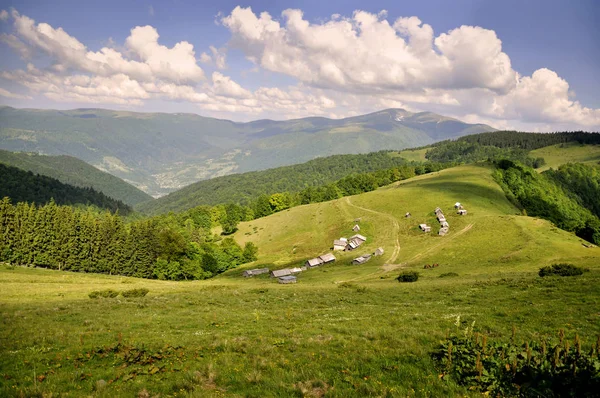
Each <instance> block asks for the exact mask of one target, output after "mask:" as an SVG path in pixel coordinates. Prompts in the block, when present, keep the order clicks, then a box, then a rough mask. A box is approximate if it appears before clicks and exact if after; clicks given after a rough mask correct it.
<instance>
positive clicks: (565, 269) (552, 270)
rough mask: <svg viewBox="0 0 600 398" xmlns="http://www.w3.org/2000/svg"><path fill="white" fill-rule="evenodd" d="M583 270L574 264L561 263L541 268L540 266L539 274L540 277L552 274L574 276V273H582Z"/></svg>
mask: <svg viewBox="0 0 600 398" xmlns="http://www.w3.org/2000/svg"><path fill="white" fill-rule="evenodd" d="M583 271H584V269H583V268H581V267H577V266H575V265H573V264H566V263H561V264H553V265H552V266H550V267H542V268H540V272H539V275H540V276H541V277H544V276H553V275H557V276H576V275H582V274H583Z"/></svg>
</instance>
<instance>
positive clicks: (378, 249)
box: [373, 247, 383, 256]
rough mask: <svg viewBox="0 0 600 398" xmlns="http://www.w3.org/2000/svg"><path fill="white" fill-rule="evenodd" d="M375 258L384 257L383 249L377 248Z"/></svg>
mask: <svg viewBox="0 0 600 398" xmlns="http://www.w3.org/2000/svg"><path fill="white" fill-rule="evenodd" d="M373 255H374V256H381V255H383V247H379V248H377V250H375V253H373Z"/></svg>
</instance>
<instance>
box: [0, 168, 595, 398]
mask: <svg viewBox="0 0 600 398" xmlns="http://www.w3.org/2000/svg"><path fill="white" fill-rule="evenodd" d="M456 201H460V202H461V203H463V205H464V206H465V208H466V209H467V210H468V214H467V215H466V216H458V215H456V214H455V211H453V205H454V203H455V202H456ZM436 206H440V207H441V208H442V209H443V211H444V213H445V214H446V217H447V219H448V222H449V224H450V232H449V234H448V235H446V236H444V237H440V236H437V235H436V234H435V232H436V230H437V228H435V227H436V226H437V225H438V224H437V221H436V220H435V218H434V215H433V209H434V208H435V207H436ZM407 211H409V212H411V213H412V217H411V218H405V216H404V215H405V213H406V212H407ZM357 219H360V221H358V222H357V221H355V220H357ZM423 222H425V223H428V224H429V225H431V226H433V227H434V228H433V233H430V234H425V233H423V232H420V231H419V230H418V228H417V225H418V224H419V223H423ZM356 223H358V224H359V225H360V227H361V230H360V233H361V234H363V235H365V236H366V237H367V238H368V240H367V242H366V243H365V244H364V245H363V246H362V247H361V248H359V249H358V250H356V251H354V252H341V253H340V252H336V256H337V257H338V260H337V261H336V262H335V263H333V264H329V265H325V266H322V267H318V268H316V269H310V270H307V271H303V272H301V273H300V274H299V275H298V283H297V284H294V285H280V284H278V283H277V281H276V280H274V279H272V278H269V277H268V276H267V275H262V276H258V277H253V278H244V277H242V275H241V273H242V271H243V270H244V269H248V268H255V267H261V266H268V267H270V268H271V269H276V268H283V267H287V266H297V265H301V264H302V263H303V262H304V261H305V260H306V259H307V258H312V257H314V256H317V255H320V254H323V253H327V252H329V251H330V247H331V244H332V241H333V239H335V238H339V237H340V236H346V237H348V236H349V235H352V234H354V232H353V231H352V229H351V228H352V226H353V225H354V224H356ZM235 239H236V240H237V241H238V242H239V243H244V242H254V243H256V244H257V245H258V247H259V258H258V261H256V262H255V263H253V264H249V265H247V266H244V267H242V268H238V269H234V270H230V271H227V272H225V273H224V274H222V275H221V276H218V277H216V278H214V279H212V280H209V281H191V282H180V283H176V282H167V281H153V280H141V279H135V278H125V277H115V276H109V275H85V274H84V275H77V274H70V273H64V272H63V273H60V272H56V271H54V272H53V271H49V270H39V269H26V268H20V267H17V268H15V269H9V268H6V267H1V268H0V283H1V284H2V286H3V290H2V295H1V297H0V304H1V306H2V313H3V327H2V328H0V339H1V341H5V342H6V344H1V345H0V369H1V371H2V373H3V377H4V380H6V381H8V382H4V383H0V394H1V395H9V396H10V395H24V396H28V395H34V394H38V395H39V394H46V395H49V394H50V393H52V394H66V393H71V392H72V391H75V390H76V391H77V393H78V394H79V395H94V394H96V395H99V396H135V395H138V396H148V395H149V396H154V395H158V394H160V395H161V396H163V395H164V396H167V395H175V394H177V395H188V396H215V397H216V396H223V395H226V396H227V395H228V396H334V397H364V396H391V397H396V396H398V397H405V396H435V397H441V396H444V397H446V396H447V397H464V396H473V397H476V396H481V395H482V392H481V391H478V390H473V389H472V388H470V387H469V385H460V384H459V381H458V380H456V379H455V378H453V377H452V376H451V375H449V374H448V373H447V369H446V368H444V367H440V366H439V364H438V363H436V362H435V361H434V359H433V358H432V354H433V352H435V351H437V350H439V349H440V342H441V341H444V340H445V339H446V338H447V337H448V336H449V335H455V334H456V335H459V336H464V335H473V336H474V337H473V338H477V339H479V340H480V341H481V338H482V337H483V338H485V340H486V341H487V344H488V345H489V346H491V345H492V343H496V342H497V343H498V344H504V347H508V346H510V344H511V342H514V344H516V345H518V346H519V350H518V351H515V352H517V353H518V354H520V353H521V352H524V351H523V349H522V347H525V343H526V342H527V344H528V345H527V346H528V347H530V346H535V347H537V346H538V345H539V341H540V339H543V340H544V341H545V343H544V344H547V346H548V347H549V350H554V348H553V347H554V346H555V345H556V344H558V341H559V339H560V340H561V341H562V340H564V341H568V342H569V344H570V345H571V347H572V348H571V350H575V349H576V347H577V343H576V342H577V341H579V342H580V344H581V352H585V353H587V352H590V351H591V347H592V346H593V345H594V344H595V342H596V339H597V335H598V334H600V323H599V322H598V313H597V312H598V308H599V306H600V290H599V289H598V283H600V265H599V264H600V262H599V261H598V260H600V251H599V250H600V249H598V248H597V247H594V246H592V247H585V246H584V245H582V243H585V242H583V241H581V240H580V239H579V238H577V237H576V236H574V235H573V234H570V233H567V232H565V231H562V230H560V229H557V228H556V227H554V226H553V225H552V224H551V223H549V222H547V221H544V220H540V219H537V218H532V217H527V216H523V215H521V212H520V210H519V209H517V208H516V207H514V206H513V205H512V204H511V203H510V202H509V201H508V200H507V199H506V196H505V195H504V193H503V191H502V189H501V188H500V187H499V186H498V185H497V184H496V183H495V181H494V180H493V178H492V170H491V168H489V167H483V166H477V165H466V166H460V167H455V168H451V169H446V170H443V171H440V172H436V173H431V174H427V175H422V176H419V177H415V178H412V179H409V180H405V181H402V182H400V183H397V184H393V185H390V186H387V187H384V188H380V189H378V190H376V191H373V192H369V193H365V194H361V195H357V196H352V197H347V198H342V199H340V200H336V201H331V202H324V203H318V204H310V205H305V206H299V207H295V208H292V209H289V210H285V211H282V212H279V213H276V214H274V215H271V216H268V217H265V218H261V219H257V220H253V221H251V222H247V223H242V224H241V225H240V228H239V231H238V232H236V234H235ZM377 247H383V248H384V249H385V253H384V254H383V256H381V257H374V258H373V259H371V260H370V261H369V262H367V263H366V264H363V265H359V266H357V265H350V261H351V259H352V258H353V257H355V256H357V255H360V254H364V253H369V252H373V251H374V250H375V249H376V248H377ZM558 262H568V263H572V264H575V265H577V266H583V267H587V268H589V272H585V273H584V274H583V275H580V276H574V277H564V278H560V277H544V278H541V277H539V276H538V270H539V268H540V267H542V266H547V265H550V264H554V263H558ZM433 263H437V264H439V267H437V268H434V269H423V266H424V265H425V264H433ZM405 270H410V271H417V272H419V273H420V277H419V280H418V281H417V282H414V283H398V282H397V281H396V280H395V279H394V278H395V277H396V276H397V275H398V273H399V272H401V271H405ZM139 288H147V289H149V293H148V295H147V296H146V297H143V298H125V297H119V298H118V299H110V298H104V299H90V298H88V295H89V294H90V293H91V292H93V291H106V290H107V289H112V290H114V291H115V292H117V293H118V292H123V291H126V290H131V289H139ZM32 319H35V322H32V321H31V320H32ZM39 325H43V327H40V326H39ZM559 330H560V334H559ZM473 332H475V333H477V334H473ZM475 336H476V337H475ZM559 336H560V337H559ZM564 341H563V343H564ZM574 341H575V342H574ZM484 344H485V343H484ZM521 344H522V346H521ZM573 347H575V348H573ZM551 352H554V351H551ZM561 352H563V349H562V348H561ZM486 355H487V353H486ZM523 355H525V354H523ZM482 358H485V357H484V356H483V355H482ZM519 358H520V357H519ZM523 358H524V356H523ZM561 358H562V356H561ZM559 359H560V358H559ZM511 360H512V359H511ZM515 360H516V359H515ZM519 360H520V359H519ZM471 362H472V363H471ZM23 363H25V364H27V365H28V366H22V365H18V364H23ZM460 365H461V366H464V369H465V371H472V372H473V374H474V375H475V376H474V378H475V377H476V375H477V373H476V370H475V369H476V361H475V358H473V360H472V361H465V362H464V363H461V364H460ZM486 366H487V367H486V371H488V370H490V371H491V368H490V367H489V366H491V365H490V363H488V362H486ZM500 366H501V367H502V369H504V368H505V367H506V366H508V369H509V370H510V369H512V368H511V366H512V362H510V363H506V362H504V361H503V362H501V363H500ZM471 368H472V369H471ZM32 369H35V371H36V373H35V374H33V373H32ZM568 369H569V370H568V371H569V375H572V374H573V372H572V371H571V370H570V368H568ZM490 373H491V372H490ZM509 374H512V373H511V372H508V373H507V375H509ZM578 374H579V373H578ZM582 374H584V373H583V372H582ZM508 377H510V376H508ZM595 391H597V390H593V392H594V393H595ZM584 392H585V391H584ZM578 396H585V395H584V394H579V395H578ZM588 396H593V395H589V394H588Z"/></svg>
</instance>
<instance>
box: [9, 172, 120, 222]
mask: <svg viewBox="0 0 600 398" xmlns="http://www.w3.org/2000/svg"><path fill="white" fill-rule="evenodd" d="M0 181H2V183H1V184H0V198H3V197H5V196H7V197H9V198H11V200H12V201H13V202H15V203H18V202H30V203H31V202H33V203H37V204H44V203H48V202H50V200H52V199H54V201H55V202H56V203H57V204H59V205H74V204H83V205H93V206H97V207H100V208H102V209H108V210H110V211H112V212H116V211H119V213H121V214H129V213H130V212H131V208H130V207H129V206H127V205H126V204H124V203H123V202H121V201H119V200H115V199H112V198H109V197H108V196H106V195H104V194H103V193H102V192H98V191H96V190H94V189H93V188H79V187H73V186H71V185H67V184H63V183H62V182H60V181H58V180H56V179H54V178H50V177H46V176H41V175H39V174H33V173H32V172H29V171H24V170H21V169H18V168H16V167H12V166H6V165H4V164H2V163H0Z"/></svg>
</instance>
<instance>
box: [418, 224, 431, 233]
mask: <svg viewBox="0 0 600 398" xmlns="http://www.w3.org/2000/svg"><path fill="white" fill-rule="evenodd" d="M419 228H420V229H421V231H423V232H431V227H430V226H429V225H427V224H419Z"/></svg>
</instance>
